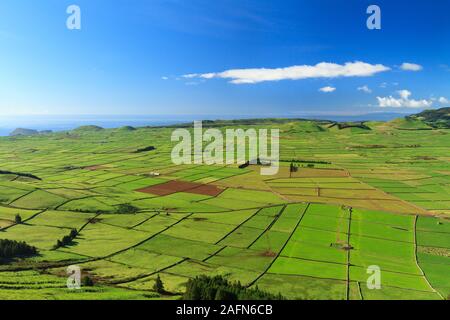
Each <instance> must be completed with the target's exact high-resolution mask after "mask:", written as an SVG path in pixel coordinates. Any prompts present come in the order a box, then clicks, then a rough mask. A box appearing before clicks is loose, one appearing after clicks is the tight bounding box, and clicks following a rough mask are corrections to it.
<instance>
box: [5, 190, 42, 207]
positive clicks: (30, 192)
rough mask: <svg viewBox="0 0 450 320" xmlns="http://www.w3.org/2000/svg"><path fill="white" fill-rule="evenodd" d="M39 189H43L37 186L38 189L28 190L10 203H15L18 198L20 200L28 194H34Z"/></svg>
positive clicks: (9, 203)
mask: <svg viewBox="0 0 450 320" xmlns="http://www.w3.org/2000/svg"><path fill="white" fill-rule="evenodd" d="M38 190H41V189H39V188H36V189H33V190H31V191H29V192H27V193H25V194H22V195H21V196H19V197H17V198H15V199H14V200H12V201H10V202H8V205H11V204H13V203H14V202H16V201H18V200H20V199H22V198H24V197H26V196H28V195H30V194H32V193H33V192H35V191H38ZM24 191H25V190H24Z"/></svg>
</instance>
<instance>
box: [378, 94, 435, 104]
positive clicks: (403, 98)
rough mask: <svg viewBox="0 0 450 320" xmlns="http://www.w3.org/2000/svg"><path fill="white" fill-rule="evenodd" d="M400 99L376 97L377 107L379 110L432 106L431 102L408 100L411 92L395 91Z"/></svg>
mask: <svg viewBox="0 0 450 320" xmlns="http://www.w3.org/2000/svg"><path fill="white" fill-rule="evenodd" d="M397 93H398V95H399V96H400V98H394V97H392V96H389V97H377V100H378V106H379V107H381V108H429V107H431V106H432V105H433V101H432V100H425V99H423V100H414V99H410V96H411V95H412V93H411V91H408V90H400V91H397Z"/></svg>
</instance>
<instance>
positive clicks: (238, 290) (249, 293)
mask: <svg viewBox="0 0 450 320" xmlns="http://www.w3.org/2000/svg"><path fill="white" fill-rule="evenodd" d="M183 298H184V299H185V300H284V297H283V296H281V295H280V294H278V295H274V294H272V293H269V292H266V291H262V290H260V289H259V288H258V287H255V288H254V289H248V288H246V287H244V286H242V285H241V283H240V282H233V283H232V282H229V281H228V280H227V279H225V278H224V277H223V276H214V277H208V276H204V275H203V276H199V277H196V278H194V279H190V280H189V281H188V283H187V286H186V293H185V294H184V296H183Z"/></svg>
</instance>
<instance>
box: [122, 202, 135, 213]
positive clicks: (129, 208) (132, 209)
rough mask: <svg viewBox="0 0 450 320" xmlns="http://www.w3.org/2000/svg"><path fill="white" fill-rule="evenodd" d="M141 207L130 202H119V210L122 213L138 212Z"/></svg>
mask: <svg viewBox="0 0 450 320" xmlns="http://www.w3.org/2000/svg"><path fill="white" fill-rule="evenodd" d="M138 211H139V209H138V208H136V207H135V206H133V205H131V204H129V203H124V204H119V206H118V209H117V212H118V213H120V214H131V213H136V212H138Z"/></svg>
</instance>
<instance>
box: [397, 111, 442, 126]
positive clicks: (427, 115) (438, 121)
mask: <svg viewBox="0 0 450 320" xmlns="http://www.w3.org/2000/svg"><path fill="white" fill-rule="evenodd" d="M405 119H406V120H412V121H414V120H415V121H420V122H422V123H425V124H427V125H429V126H430V127H433V128H445V129H449V128H450V107H447V108H441V109H437V110H425V111H423V112H421V113H418V114H414V115H411V116H408V117H406V118H405Z"/></svg>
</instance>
